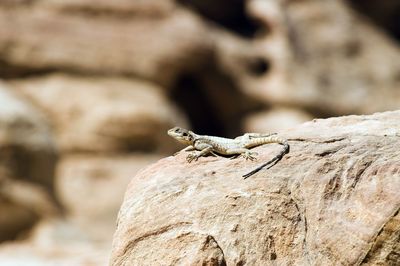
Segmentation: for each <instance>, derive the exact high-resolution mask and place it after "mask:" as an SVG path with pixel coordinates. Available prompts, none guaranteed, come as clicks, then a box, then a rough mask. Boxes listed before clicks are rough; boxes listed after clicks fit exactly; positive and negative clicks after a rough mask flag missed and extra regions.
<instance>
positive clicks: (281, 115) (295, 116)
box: [243, 108, 313, 132]
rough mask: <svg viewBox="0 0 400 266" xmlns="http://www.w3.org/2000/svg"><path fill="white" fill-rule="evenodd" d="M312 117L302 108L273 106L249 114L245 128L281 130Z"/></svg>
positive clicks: (245, 129)
mask: <svg viewBox="0 0 400 266" xmlns="http://www.w3.org/2000/svg"><path fill="white" fill-rule="evenodd" d="M312 119H313V117H312V116H311V115H310V114H309V113H307V112H304V111H302V110H300V109H294V108H272V109H271V110H268V111H264V112H258V113H254V114H250V115H248V116H247V117H246V119H245V120H244V123H243V124H244V125H243V128H244V131H245V132H281V131H283V130H286V129H290V128H293V127H295V126H297V125H300V124H301V123H304V122H306V121H310V120H312Z"/></svg>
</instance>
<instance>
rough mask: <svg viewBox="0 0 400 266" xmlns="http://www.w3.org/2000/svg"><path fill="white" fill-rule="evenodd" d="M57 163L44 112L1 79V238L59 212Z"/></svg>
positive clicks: (5, 237)
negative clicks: (10, 88) (56, 191)
mask: <svg viewBox="0 0 400 266" xmlns="http://www.w3.org/2000/svg"><path fill="white" fill-rule="evenodd" d="M55 163H56V152H55V149H54V146H53V142H52V138H51V135H50V131H49V128H48V126H47V124H46V122H45V120H44V119H43V116H42V115H41V114H40V113H39V112H38V111H37V110H36V109H34V108H33V107H32V106H30V105H29V104H27V103H25V102H23V101H22V100H21V99H19V98H18V97H17V96H16V95H14V93H12V92H11V91H10V90H9V88H8V87H6V86H5V85H4V84H3V83H0V241H4V240H10V239H14V238H16V237H18V236H19V235H21V234H22V233H24V232H25V231H26V230H28V229H30V228H31V227H32V226H33V225H34V224H35V223H36V222H38V221H39V220H40V219H41V218H43V217H49V216H51V215H55V214H56V212H57V207H55V205H54V199H53V197H52V196H53V192H54V191H53V181H54V179H53V178H54V168H55Z"/></svg>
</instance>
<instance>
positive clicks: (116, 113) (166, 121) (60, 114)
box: [12, 74, 186, 152]
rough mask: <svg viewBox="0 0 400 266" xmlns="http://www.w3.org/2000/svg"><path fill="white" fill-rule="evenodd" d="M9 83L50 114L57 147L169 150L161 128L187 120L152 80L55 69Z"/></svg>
mask: <svg viewBox="0 0 400 266" xmlns="http://www.w3.org/2000/svg"><path fill="white" fill-rule="evenodd" d="M12 85H13V87H14V88H15V89H16V90H17V91H18V92H19V93H21V94H22V95H23V96H25V97H26V98H27V99H28V100H30V101H32V102H33V103H35V104H36V105H37V106H38V107H40V108H41V109H43V110H44V112H45V113H46V114H47V115H48V119H49V121H51V123H52V125H53V128H54V132H55V134H56V137H57V141H58V145H59V148H60V150H61V152H72V151H75V152H76V151H90V152H127V151H135V150H147V151H154V150H156V149H158V150H160V151H170V150H172V149H174V143H173V142H171V141H166V140H167V139H168V137H167V136H166V134H165V132H166V131H167V130H168V129H169V128H171V127H173V126H175V125H179V124H183V125H186V121H185V119H184V118H183V117H182V115H181V114H180V113H179V112H178V110H177V109H176V108H175V106H174V105H172V104H171V103H170V102H169V101H168V99H167V98H166V96H165V95H164V94H163V92H162V90H161V88H159V87H157V86H155V85H153V84H151V83H146V82H141V81H136V80H130V79H124V78H100V77H93V78H80V77H74V76H69V75H61V74H59V75H50V76H46V77H43V78H32V79H26V80H23V81H14V82H12Z"/></svg>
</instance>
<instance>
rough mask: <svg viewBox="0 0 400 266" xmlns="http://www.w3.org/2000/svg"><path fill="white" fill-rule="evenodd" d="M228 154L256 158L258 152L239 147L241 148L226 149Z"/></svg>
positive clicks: (250, 158) (247, 158)
mask: <svg viewBox="0 0 400 266" xmlns="http://www.w3.org/2000/svg"><path fill="white" fill-rule="evenodd" d="M226 154H227V155H238V156H243V157H244V158H245V159H246V160H251V161H253V160H255V159H256V157H255V156H256V155H258V154H257V153H256V152H251V151H250V150H249V149H246V148H239V149H229V150H227V151H226Z"/></svg>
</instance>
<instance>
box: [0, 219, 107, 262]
mask: <svg viewBox="0 0 400 266" xmlns="http://www.w3.org/2000/svg"><path fill="white" fill-rule="evenodd" d="M83 235H84V233H83V232H80V231H79V230H77V229H76V228H74V227H72V226H71V225H70V224H68V223H65V222H63V221H61V220H49V221H43V222H42V223H40V224H39V225H38V226H37V227H36V228H35V230H34V231H33V233H32V235H31V236H30V238H28V239H26V240H24V241H15V242H10V243H5V244H2V245H1V246H0V264H1V265H4V266H52V265H58V266H69V265H74V266H75V265H76V266H87V265H99V266H101V265H104V266H106V265H108V253H109V247H107V246H104V245H101V244H98V243H97V244H96V243H92V242H90V241H87V240H85V239H84V237H83Z"/></svg>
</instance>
